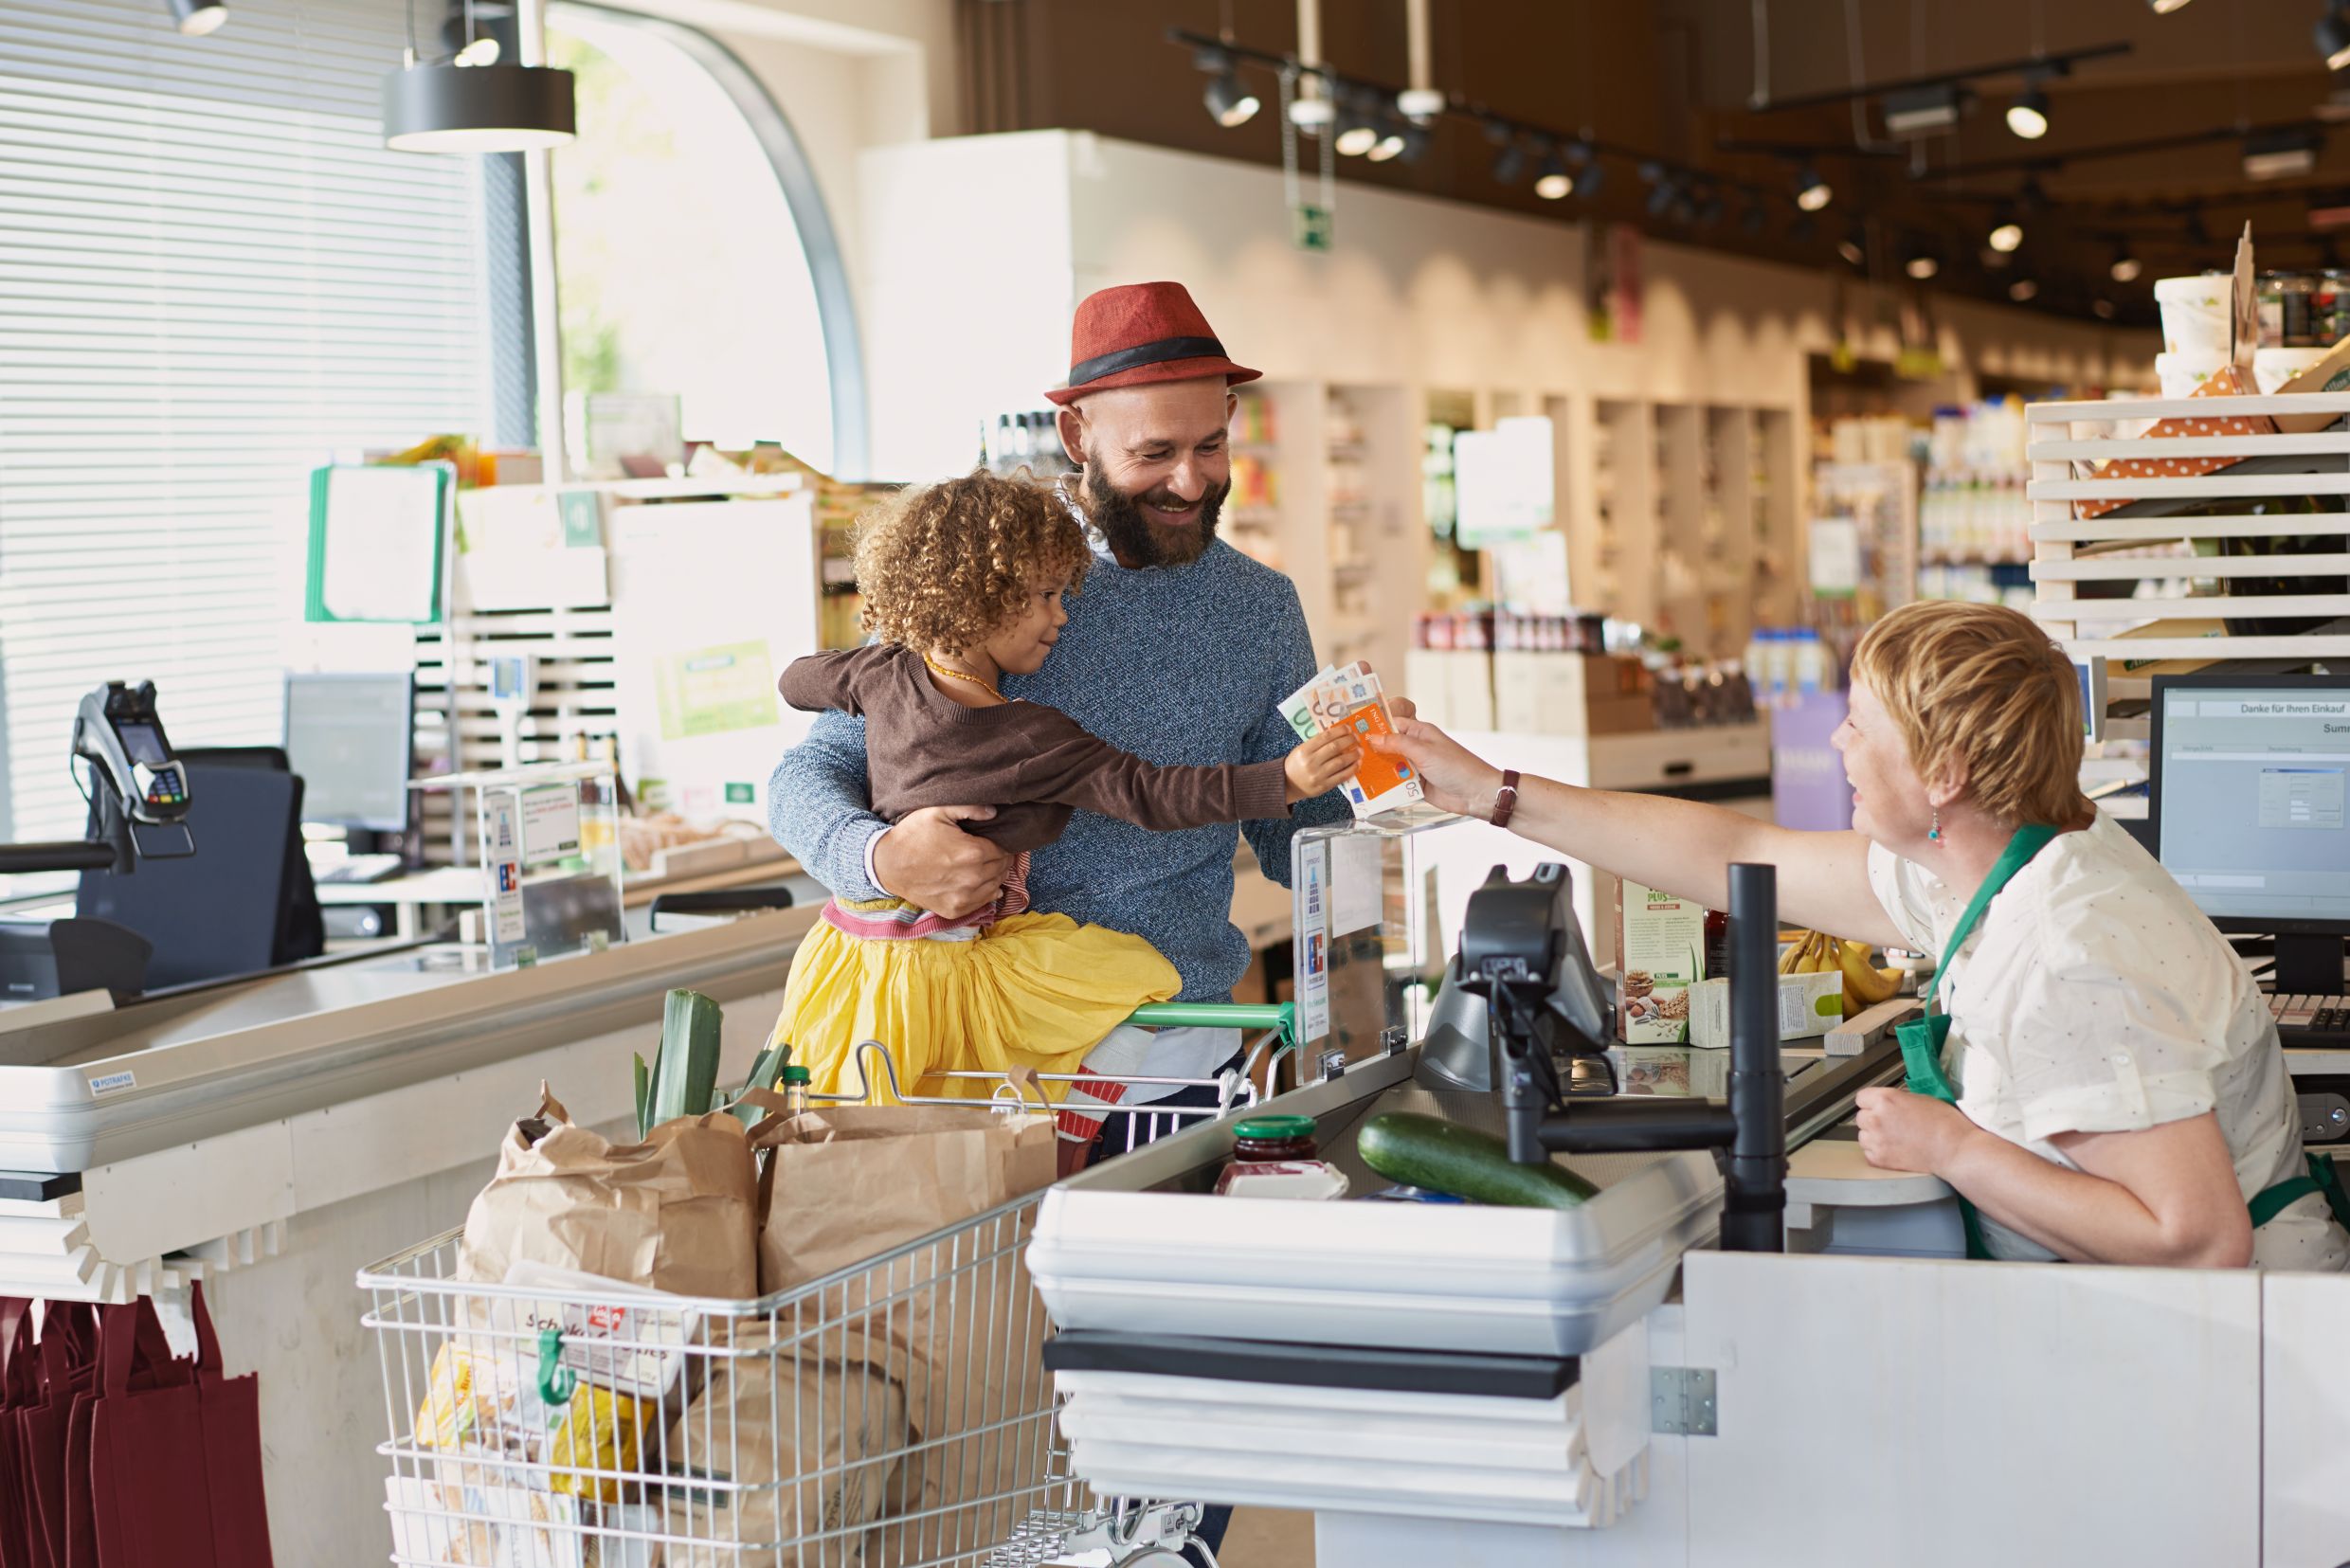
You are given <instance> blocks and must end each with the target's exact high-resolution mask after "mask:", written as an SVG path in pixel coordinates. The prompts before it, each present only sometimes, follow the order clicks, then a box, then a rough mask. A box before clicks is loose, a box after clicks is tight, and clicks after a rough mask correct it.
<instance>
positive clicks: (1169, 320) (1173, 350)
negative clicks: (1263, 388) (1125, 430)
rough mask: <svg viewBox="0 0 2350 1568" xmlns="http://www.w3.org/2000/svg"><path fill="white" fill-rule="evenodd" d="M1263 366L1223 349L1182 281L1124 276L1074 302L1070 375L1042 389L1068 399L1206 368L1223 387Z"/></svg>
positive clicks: (1192, 375) (1199, 373)
mask: <svg viewBox="0 0 2350 1568" xmlns="http://www.w3.org/2000/svg"><path fill="white" fill-rule="evenodd" d="M1261 373H1262V372H1260V371H1256V370H1252V369H1248V368H1247V367H1246V366H1242V365H1235V364H1234V363H1233V362H1232V361H1231V360H1229V359H1227V358H1225V357H1224V346H1223V345H1222V344H1221V343H1220V342H1218V341H1217V340H1216V333H1215V331H1214V329H1212V328H1211V327H1209V326H1208V324H1207V317H1206V316H1204V315H1201V314H1200V307H1199V306H1197V305H1195V304H1193V303H1192V302H1191V293H1190V291H1189V290H1187V289H1185V288H1184V286H1183V285H1182V284H1181V283H1122V284H1120V285H1119V286H1118V287H1116V288H1114V289H1101V290H1098V291H1096V292H1094V293H1093V294H1089V295H1087V296H1086V297H1084V298H1083V299H1081V300H1079V301H1078V302H1077V315H1076V320H1075V321H1073V322H1072V323H1070V327H1069V380H1068V382H1067V383H1066V384H1065V385H1063V386H1059V387H1054V388H1053V389H1052V390H1051V391H1049V392H1047V393H1045V394H1044V395H1045V396H1046V397H1048V398H1051V399H1052V400H1053V401H1054V402H1055V403H1058V404H1071V403H1075V402H1076V401H1077V399H1079V398H1081V397H1083V396H1085V395H1086V393H1088V392H1099V391H1105V390H1107V389H1108V388H1110V387H1137V386H1141V385H1143V384H1144V383H1146V382H1152V381H1194V380H1198V379H1201V378H1202V377H1206V376H1222V377H1223V378H1224V385H1226V386H1227V387H1229V386H1234V385H1236V384H1238V383H1239V382H1243V381H1255V380H1256V378H1257V376H1258V375H1259V374H1261Z"/></svg>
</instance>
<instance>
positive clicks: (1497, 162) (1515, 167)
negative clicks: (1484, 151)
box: [1486, 129, 1526, 185]
mask: <svg viewBox="0 0 2350 1568" xmlns="http://www.w3.org/2000/svg"><path fill="white" fill-rule="evenodd" d="M1486 135H1488V136H1489V137H1490V136H1491V135H1492V131H1491V129H1489V130H1488V131H1487V133H1486ZM1502 136H1503V140H1502V143H1501V150H1500V151H1499V152H1497V153H1494V154H1493V183H1494V184H1495V185H1515V184H1517V183H1518V179H1519V177H1520V176H1521V175H1523V174H1524V173H1525V172H1526V149H1525V148H1524V147H1522V146H1520V145H1519V144H1518V138H1517V137H1515V136H1514V135H1510V134H1509V131H1508V130H1507V129H1503V130H1502Z"/></svg>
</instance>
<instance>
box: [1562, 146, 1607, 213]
mask: <svg viewBox="0 0 2350 1568" xmlns="http://www.w3.org/2000/svg"><path fill="white" fill-rule="evenodd" d="M1574 155H1575V153H1574V150H1573V149H1571V148H1570V149H1568V151H1567V156H1568V157H1569V158H1572V157H1573V156H1574ZM1584 156H1585V157H1586V158H1587V159H1588V160H1589V161H1587V162H1586V163H1584V165H1583V166H1582V169H1581V170H1580V171H1578V172H1577V173H1576V175H1575V194H1576V195H1578V196H1580V197H1582V199H1583V200H1584V201H1586V202H1587V201H1589V200H1591V199H1592V198H1593V197H1594V196H1597V195H1598V194H1599V193H1600V187H1601V186H1604V185H1605V184H1607V169H1606V167H1605V166H1604V165H1602V164H1601V163H1600V160H1599V159H1598V158H1594V157H1591V156H1590V150H1589V149H1588V148H1585V149H1584Z"/></svg>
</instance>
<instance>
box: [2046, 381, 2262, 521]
mask: <svg viewBox="0 0 2350 1568" xmlns="http://www.w3.org/2000/svg"><path fill="white" fill-rule="evenodd" d="M2251 389H2252V387H2251V381H2250V380H2249V379H2248V378H2247V377H2246V376H2245V374H2244V372H2243V371H2242V370H2240V369H2237V368H2236V367H2235V366H2233V365H2224V366H2222V367H2220V369H2217V370H2216V371H2214V372H2213V374H2212V377H2211V379H2210V380H2208V381H2206V382H2204V383H2203V385H2202V386H2200V387H2196V389H2195V393H2194V395H2195V396H2196V398H2198V399H2210V400H2213V401H2214V402H2215V403H2218V404H2220V405H2222V406H2219V407H2215V408H2214V410H2213V412H2212V414H2211V417H2209V418H2208V419H2206V418H2199V417H2198V418H2195V419H2166V420H2158V421H2156V422H2155V425H2154V428H2153V429H2151V430H2149V431H2147V432H2146V434H2147V435H2148V436H2149V437H2177V436H2248V435H2267V434H2269V433H2270V432H2272V431H2274V430H2275V429H2276V427H2277V426H2276V422H2275V421H2273V420H2271V419H2269V416H2268V415H2266V414H2231V413H2229V412H2227V410H2226V408H2225V406H2224V405H2225V403H2226V400H2227V399H2229V398H2232V397H2244V396H2248V395H2250V394H2251ZM2236 461H2237V460H2236V459H2234V458H2114V459H2111V460H2107V461H2106V462H2102V463H2099V464H2098V465H2097V467H2096V468H2095V469H2093V470H2092V471H2091V473H2090V477H2091V478H2099V479H2151V478H2186V477H2192V476H2196V475H2202V474H2216V473H2218V472H2219V471H2220V470H2221V469H2223V468H2226V467H2229V466H2230V465H2232V464H2233V463H2234V462H2236ZM2129 504H2130V503H2129V500H2128V498H2127V497H2116V498H2113V499H2108V500H2101V501H2087V500H2084V501H2075V502H2073V503H2072V505H2073V512H2074V514H2076V515H2078V516H2081V517H2102V516H2104V515H2105V514H2106V513H2108V512H2112V511H2116V510H2118V509H2119V508H2122V507H2125V506H2127V505H2129Z"/></svg>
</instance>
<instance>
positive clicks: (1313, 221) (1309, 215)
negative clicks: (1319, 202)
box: [1290, 202, 1330, 250]
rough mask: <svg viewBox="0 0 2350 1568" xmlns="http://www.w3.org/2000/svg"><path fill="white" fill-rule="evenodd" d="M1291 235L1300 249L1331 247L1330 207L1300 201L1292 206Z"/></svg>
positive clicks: (1324, 248) (1326, 248)
mask: <svg viewBox="0 0 2350 1568" xmlns="http://www.w3.org/2000/svg"><path fill="white" fill-rule="evenodd" d="M1290 237H1291V238H1292V240H1294V241H1295V242H1296V243H1297V248H1298V249H1300V250H1328V249H1329V248H1330V209H1329V207H1316V206H1314V205H1313V204H1312V203H1311V202H1299V203H1298V204H1297V205H1296V206H1295V207H1291V208H1290Z"/></svg>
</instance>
